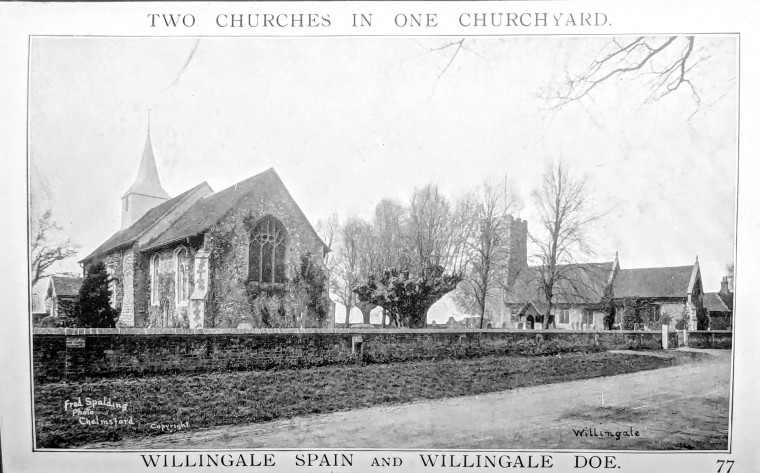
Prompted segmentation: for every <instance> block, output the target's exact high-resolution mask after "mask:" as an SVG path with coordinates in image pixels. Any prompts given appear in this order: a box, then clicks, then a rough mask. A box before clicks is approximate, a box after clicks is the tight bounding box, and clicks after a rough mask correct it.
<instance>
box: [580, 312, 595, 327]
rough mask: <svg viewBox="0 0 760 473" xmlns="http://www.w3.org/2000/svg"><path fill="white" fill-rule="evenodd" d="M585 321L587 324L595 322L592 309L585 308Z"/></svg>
mask: <svg viewBox="0 0 760 473" xmlns="http://www.w3.org/2000/svg"><path fill="white" fill-rule="evenodd" d="M583 323H584V324H585V325H591V324H593V323H594V312H593V311H591V310H590V309H584V310H583Z"/></svg>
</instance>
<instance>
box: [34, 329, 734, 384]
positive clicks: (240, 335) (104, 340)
mask: <svg viewBox="0 0 760 473" xmlns="http://www.w3.org/2000/svg"><path fill="white" fill-rule="evenodd" d="M693 333H694V332H690V333H689V336H690V340H692V341H694V342H695V343H696V342H697V340H699V343H702V344H705V343H708V342H707V341H706V340H710V339H709V337H707V338H705V337H702V338H698V337H699V335H692V334H693ZM707 333H709V332H707ZM726 333H727V334H729V335H728V337H727V338H726V336H725V335H723V336H721V337H722V338H720V340H722V341H721V344H725V343H726V340H728V343H729V345H730V332H726ZM716 334H717V332H716ZM677 344H678V337H677V334H676V332H670V333H669V336H668V345H669V346H671V347H675V346H677ZM661 348H662V333H661V332H641V331H627V330H624V331H617V330H615V331H567V330H541V331H528V330H497V329H489V330H441V329H413V330H408V329H406V330H396V329H393V330H378V329H252V330H237V329H197V330H189V329H147V328H145V329H142V328H140V329H136V328H121V329H81V328H80V329H75V328H68V329H64V328H35V329H34V335H33V352H34V353H33V363H34V380H35V383H45V382H55V381H61V380H75V379H84V378H103V377H110V376H142V375H151V374H161V373H167V374H168V373H181V372H184V373H194V372H207V371H233V370H266V369H286V368H301V367H314V366H323V365H331V364H341V363H354V362H357V361H362V362H365V363H388V362H399V361H413V360H423V359H436V358H474V357H481V356H488V355H529V356H530V355H554V354H559V353H568V352H595V351H603V350H610V349H634V350H650V349H661Z"/></svg>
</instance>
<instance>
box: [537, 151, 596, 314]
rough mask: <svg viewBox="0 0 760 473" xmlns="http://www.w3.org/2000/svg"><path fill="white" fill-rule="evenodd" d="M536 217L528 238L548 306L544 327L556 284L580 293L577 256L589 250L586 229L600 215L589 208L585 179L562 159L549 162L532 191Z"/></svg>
mask: <svg viewBox="0 0 760 473" xmlns="http://www.w3.org/2000/svg"><path fill="white" fill-rule="evenodd" d="M532 196H533V200H534V201H535V204H536V207H537V210H538V213H539V218H538V223H539V231H538V233H537V234H533V233H531V235H530V240H531V242H532V243H533V244H534V246H535V247H536V248H537V253H536V254H535V259H536V261H537V262H538V266H537V267H536V268H535V273H536V274H535V277H536V279H537V280H538V283H539V286H540V288H541V290H542V292H543V295H544V297H545V298H546V303H547V305H548V309H547V311H546V315H545V317H544V328H548V327H549V325H550V323H551V322H552V319H553V317H552V315H553V314H552V309H553V305H554V299H555V296H556V295H557V293H558V292H559V290H560V289H559V288H560V287H564V289H563V290H568V289H567V288H568V287H569V291H571V292H574V293H577V294H582V293H583V292H584V291H583V289H584V288H582V287H577V284H583V281H584V278H577V277H574V275H576V274H577V273H578V266H577V265H576V263H578V261H579V256H581V255H584V254H585V255H589V254H591V253H592V250H591V247H590V245H589V244H588V239H587V230H588V228H589V226H591V225H592V224H593V223H594V222H595V221H597V220H598V219H599V218H601V216H602V214H601V213H595V212H593V211H592V209H590V199H589V194H588V191H587V188H586V180H585V179H583V178H580V179H577V178H575V177H574V176H572V175H571V174H570V172H569V170H568V168H567V165H566V164H565V163H563V162H562V161H560V162H558V163H552V164H550V165H549V166H548V167H547V169H546V171H545V172H544V175H543V179H542V182H541V187H540V188H538V189H536V190H535V191H533V193H532Z"/></svg>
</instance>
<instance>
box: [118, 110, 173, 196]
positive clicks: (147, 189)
mask: <svg viewBox="0 0 760 473" xmlns="http://www.w3.org/2000/svg"><path fill="white" fill-rule="evenodd" d="M147 135H148V136H147V137H146V138H145V149H144V150H143V155H142V160H141V161H140V169H139V170H138V171H137V179H135V182H134V184H132V186H131V187H130V188H129V189H128V190H127V192H125V193H124V195H123V196H122V198H123V197H126V196H128V195H129V194H141V195H147V196H150V197H159V198H162V199H168V198H169V194H168V193H167V192H166V191H165V190H164V188H163V187H162V186H161V179H160V178H159V177H158V169H157V168H156V157H155V155H154V154H153V143H152V142H151V140H150V111H148V133H147Z"/></svg>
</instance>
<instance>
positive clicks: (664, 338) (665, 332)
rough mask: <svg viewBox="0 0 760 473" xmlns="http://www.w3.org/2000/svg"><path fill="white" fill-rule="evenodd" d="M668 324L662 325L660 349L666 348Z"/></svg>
mask: <svg viewBox="0 0 760 473" xmlns="http://www.w3.org/2000/svg"><path fill="white" fill-rule="evenodd" d="M668 328H669V327H668V326H667V325H664V324H663V325H662V349H663V350H667V349H668Z"/></svg>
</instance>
